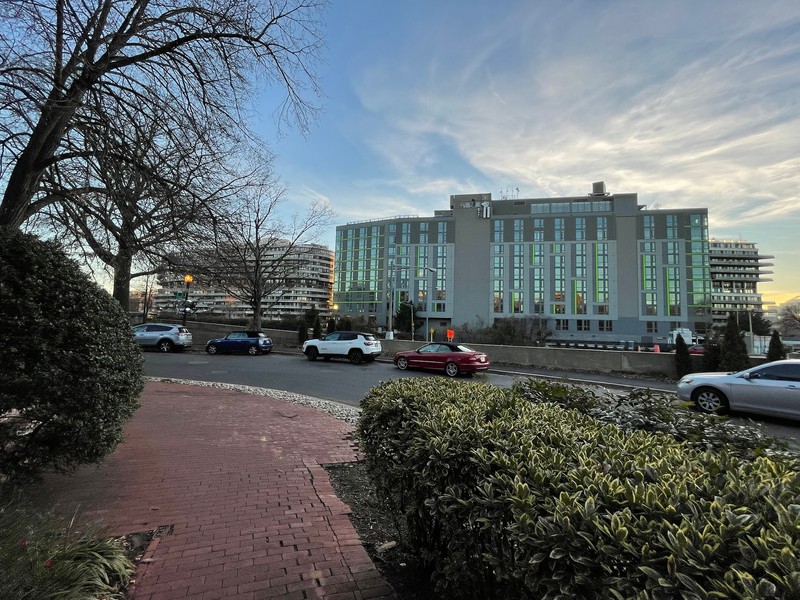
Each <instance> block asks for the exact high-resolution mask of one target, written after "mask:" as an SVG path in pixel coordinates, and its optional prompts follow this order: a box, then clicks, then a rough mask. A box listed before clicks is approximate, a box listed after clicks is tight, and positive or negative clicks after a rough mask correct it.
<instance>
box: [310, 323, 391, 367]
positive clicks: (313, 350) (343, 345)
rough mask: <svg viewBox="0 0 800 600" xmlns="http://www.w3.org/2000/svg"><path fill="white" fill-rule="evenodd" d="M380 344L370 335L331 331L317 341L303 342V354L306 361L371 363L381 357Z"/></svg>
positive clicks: (356, 332) (357, 332)
mask: <svg viewBox="0 0 800 600" xmlns="http://www.w3.org/2000/svg"><path fill="white" fill-rule="evenodd" d="M382 351H383V350H382V348H381V343H380V341H379V340H378V339H376V338H375V336H374V335H372V334H371V333H362V332H359V331H333V332H331V333H329V334H328V335H325V336H322V337H321V338H319V339H313V340H308V341H306V342H303V354H305V355H306V358H308V360H317V357H322V358H324V359H325V360H330V359H332V358H347V359H348V360H350V362H351V363H353V364H354V365H357V364H359V363H360V362H362V361H366V362H372V361H373V360H375V359H376V358H378V357H379V356H380V355H381V352H382Z"/></svg>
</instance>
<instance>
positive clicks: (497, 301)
mask: <svg viewBox="0 0 800 600" xmlns="http://www.w3.org/2000/svg"><path fill="white" fill-rule="evenodd" d="M492 285H493V288H494V294H493V299H492V300H493V307H494V312H496V313H501V312H503V282H502V280H495V281H494V282H493V283H492Z"/></svg>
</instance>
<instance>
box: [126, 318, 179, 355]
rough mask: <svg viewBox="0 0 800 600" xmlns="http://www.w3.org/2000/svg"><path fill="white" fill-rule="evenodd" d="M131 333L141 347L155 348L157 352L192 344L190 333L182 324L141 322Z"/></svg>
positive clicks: (169, 350) (170, 350)
mask: <svg viewBox="0 0 800 600" xmlns="http://www.w3.org/2000/svg"><path fill="white" fill-rule="evenodd" d="M133 335H134V337H135V338H136V341H137V342H139V346H141V347H142V348H156V349H157V350H158V351H159V352H172V350H176V349H177V350H183V349H184V348H191V346H192V334H191V333H189V330H188V329H186V327H184V326H182V325H170V324H169V323H143V324H142V325H137V326H136V327H134V328H133Z"/></svg>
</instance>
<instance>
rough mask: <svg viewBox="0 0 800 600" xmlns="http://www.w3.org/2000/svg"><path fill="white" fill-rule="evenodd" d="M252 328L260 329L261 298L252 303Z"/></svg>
mask: <svg viewBox="0 0 800 600" xmlns="http://www.w3.org/2000/svg"><path fill="white" fill-rule="evenodd" d="M253 329H255V330H256V331H261V298H260V297H259V298H256V301H255V302H254V303H253Z"/></svg>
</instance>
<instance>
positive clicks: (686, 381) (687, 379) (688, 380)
mask: <svg viewBox="0 0 800 600" xmlns="http://www.w3.org/2000/svg"><path fill="white" fill-rule="evenodd" d="M693 381H694V378H692V377H683V378H682V379H681V380H680V381H679V382H678V385H680V384H682V383H685V384H689V383H692V382H693Z"/></svg>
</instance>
